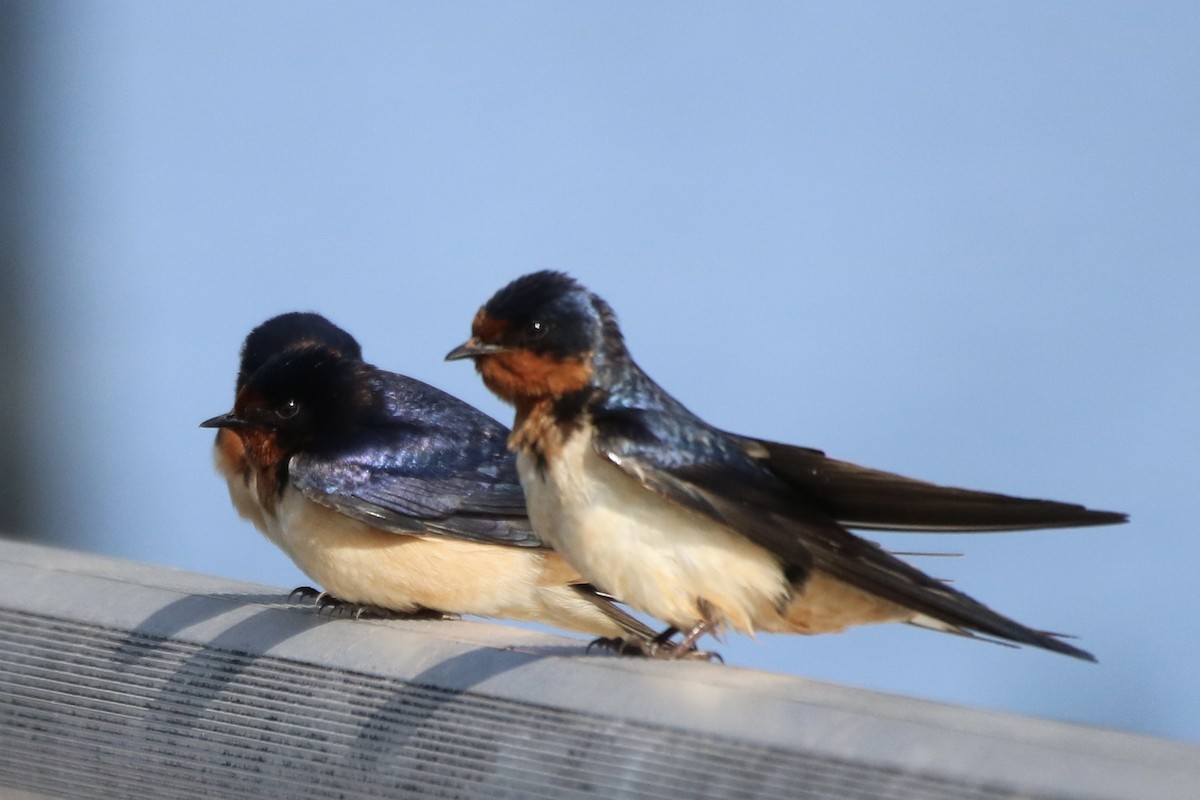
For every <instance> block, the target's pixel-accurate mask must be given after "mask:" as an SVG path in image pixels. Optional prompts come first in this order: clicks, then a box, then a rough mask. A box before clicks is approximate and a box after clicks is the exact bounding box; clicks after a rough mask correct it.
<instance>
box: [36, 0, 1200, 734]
mask: <svg viewBox="0 0 1200 800" xmlns="http://www.w3.org/2000/svg"><path fill="white" fill-rule="evenodd" d="M29 13H31V14H32V17H31V25H30V28H29V31H28V32H29V36H30V37H31V38H30V40H29V41H30V42H31V47H32V50H31V52H32V55H33V61H32V62H31V63H30V64H28V71H27V73H26V79H27V81H28V86H29V87H30V88H31V89H32V92H31V93H30V94H29V95H28V96H27V101H28V109H29V115H28V116H27V117H26V119H25V128H24V130H25V137H26V142H27V144H28V146H29V148H30V149H29V151H28V157H27V159H26V161H25V164H26V167H25V168H26V170H27V174H28V175H29V176H31V177H32V189H31V190H30V194H29V196H28V197H27V198H26V202H25V203H24V204H23V205H24V209H25V210H24V212H23V213H24V216H23V218H22V219H23V224H24V225H25V228H26V230H27V231H28V234H29V236H30V239H29V242H30V244H29V246H30V251H29V254H30V256H31V261H30V262H29V263H30V264H31V265H32V267H31V269H32V274H31V276H30V283H29V284H28V295H27V297H28V317H29V319H30V320H31V321H32V328H31V330H30V331H29V333H28V337H27V340H26V341H24V342H21V343H20V345H19V346H20V347H21V348H23V352H27V353H28V357H29V358H30V359H31V360H32V362H33V363H36V364H37V365H38V371H37V374H36V382H35V385H34V387H33V391H32V394H31V396H30V400H31V402H30V404H29V407H30V408H32V409H33V410H34V413H33V417H34V418H33V420H32V422H31V423H30V425H29V426H28V427H27V428H26V436H27V437H28V439H27V442H28V443H29V444H31V445H32V446H33V448H34V451H35V454H36V459H37V462H38V464H37V466H38V468H39V470H40V472H41V479H42V483H41V485H42V489H41V490H40V492H41V493H40V494H39V495H38V496H37V497H35V498H34V501H35V507H36V508H37V509H38V513H39V515H40V518H41V519H42V520H43V525H44V528H43V530H42V531H41V533H42V534H43V535H44V536H45V537H46V538H47V539H49V540H50V541H53V542H56V543H60V544H65V545H69V546H74V547H79V548H82V549H86V550H91V551H96V552H101V553H107V554H112V555H118V556H123V557H128V558H134V559H138V560H143V561H149V562H154V563H160V564H168V565H172V566H177V567H182V568H186V569H191V570H198V571H202V572H208V573H213V574H218V575H225V576H229V577H233V578H240V579H248V580H253V581H258V582H263V583H269V584H274V585H279V586H283V587H291V586H294V585H296V584H299V583H303V582H305V581H304V579H303V577H302V576H301V575H300V574H299V572H298V571H297V570H296V569H295V568H294V567H293V566H292V565H291V564H290V562H289V561H288V560H287V559H286V557H284V556H283V555H282V554H281V553H279V552H277V551H275V550H274V549H273V548H272V547H271V546H270V545H269V544H268V543H267V542H266V541H265V540H264V539H263V538H262V537H260V536H259V535H258V534H257V533H256V532H255V531H254V530H253V529H252V528H250V527H249V525H247V524H246V523H243V522H242V521H240V520H239V519H238V518H237V517H236V515H235V514H234V512H233V510H232V508H231V507H230V506H229V503H228V500H227V498H226V494H225V490H224V487H223V485H222V484H221V483H220V481H219V480H218V478H217V476H216V475H215V474H214V473H213V471H212V468H211V464H210V460H209V447H210V444H211V432H210V431H204V430H200V429H199V428H198V427H197V424H198V423H199V422H200V421H201V420H203V419H205V418H207V417H209V416H212V415H214V414H217V413H220V412H223V411H225V410H227V408H228V407H229V406H230V404H231V403H232V399H233V398H232V386H233V381H234V375H235V368H236V359H237V353H238V347H239V346H240V344H241V341H242V339H243V337H244V336H245V335H246V333H247V332H248V331H249V330H250V328H251V327H253V326H254V325H256V324H258V323H259V322H261V321H262V320H264V319H265V318H267V317H269V316H271V315H273V314H276V313H279V312H282V311H286V310H296V309H301V310H316V311H320V312H322V313H324V314H326V315H327V316H329V317H330V318H331V319H333V320H334V321H335V322H337V323H339V324H341V325H342V326H343V327H345V328H347V329H348V330H349V331H351V332H352V333H353V334H355V335H356V336H357V337H358V338H359V339H360V341H361V342H362V344H363V347H364V350H365V352H366V355H367V357H368V358H369V359H370V360H372V361H374V362H375V363H377V364H379V365H380V366H383V367H385V368H389V369H393V370H396V371H400V372H405V373H407V374H410V375H413V376H416V377H419V378H421V379H423V380H426V381H429V382H431V383H433V384H436V385H438V386H440V387H442V388H444V389H447V390H449V391H451V392H453V393H455V394H457V395H459V396H460V397H463V398H465V399H467V400H469V401H470V402H473V403H475V404H477V405H478V406H479V407H481V408H482V409H484V410H485V411H487V412H489V413H491V414H493V415H495V416H497V417H498V418H499V419H501V420H503V421H505V422H506V423H507V422H510V421H511V413H510V411H509V410H508V409H507V408H506V407H503V406H501V405H500V404H499V402H498V401H496V400H495V399H494V398H492V397H491V396H490V395H489V394H488V393H487V391H486V390H485V389H484V387H483V386H482V384H481V383H480V382H479V381H478V378H477V377H476V376H475V374H474V373H473V371H472V370H471V369H470V368H469V367H467V366H465V365H463V364H444V363H443V362H442V356H443V355H444V354H445V353H446V351H447V350H449V349H450V348H451V347H452V346H454V345H456V344H458V343H459V342H461V341H462V340H463V339H464V338H465V336H466V335H467V332H468V326H469V322H470V319H471V316H472V315H473V313H474V311H475V309H476V308H477V307H478V306H479V304H481V303H482V302H483V301H485V300H486V299H487V298H488V297H489V296H490V295H491V294H492V292H493V291H495V290H496V289H497V288H499V287H500V286H501V285H503V284H504V283H506V282H507V281H509V280H511V279H512V278H514V277H516V276H517V275H519V274H522V273H524V272H528V271H531V270H534V269H543V268H555V269H564V270H567V271H569V272H571V273H572V274H574V275H575V276H576V277H578V278H579V279H581V280H582V281H583V282H584V283H585V284H587V285H588V286H589V287H591V288H592V289H594V290H595V291H597V292H598V293H600V294H601V295H602V296H604V297H605V298H606V299H608V300H609V302H610V303H611V304H612V305H613V306H614V307H615V308H616V310H617V312H618V314H619V315H620V318H621V321H622V323H623V327H624V329H625V332H626V335H627V338H628V340H629V343H630V346H631V349H632V351H633V353H634V355H635V357H636V358H637V359H638V360H639V362H640V363H641V364H642V366H643V367H644V368H646V370H647V371H648V372H649V373H650V374H651V375H653V376H654V377H655V378H656V379H657V380H658V381H659V382H660V383H661V384H662V385H663V386H664V387H666V388H667V389H668V390H669V391H671V392H672V393H674V394H675V395H676V396H677V397H679V398H680V399H681V400H683V401H684V402H685V403H686V404H687V405H688V406H690V407H691V408H692V409H693V410H695V411H696V412H698V413H700V414H701V415H702V416H704V417H705V418H707V419H708V420H709V421H711V422H712V423H714V424H716V425H719V426H721V427H724V428H728V429H732V430H736V431H739V432H743V433H747V434H754V435H757V436H762V437H768V438H772V439H776V440H780V441H787V442H795V443H798V444H805V445H811V446H816V447H821V448H823V449H825V450H826V451H827V452H829V453H830V454H832V455H835V456H837V457H840V458H845V459H849V460H853V461H858V462H861V463H865V464H869V465H872V466H875V467H880V468H884V469H890V470H894V471H898V472H902V473H905V474H909V475H912V476H914V477H920V478H925V479H929V480H934V481H940V482H948V483H953V484H957V485H963V486H968V487H975V488H985V489H990V490H994V491H1003V492H1010V493H1015V494H1024V495H1031V496H1042V497H1050V498H1055V499H1061V500H1072V501H1079V502H1085V503H1088V504H1090V505H1093V506H1097V507H1101V508H1109V509H1115V510H1121V511H1126V512H1129V513H1130V514H1132V516H1133V522H1132V523H1131V524H1129V525H1125V526H1118V527H1108V528H1097V529H1090V530H1088V529H1085V530H1070V531H1044V532H1032V533H1021V534H1005V535H983V536H970V537H968V536H956V537H950V538H946V537H942V536H911V535H895V536H892V537H889V538H887V539H886V540H885V541H886V542H887V543H888V544H889V545H890V546H893V547H895V548H897V549H905V550H923V549H925V550H928V549H934V550H950V551H955V552H962V553H964V554H965V556H964V557H963V558H960V559H952V560H946V559H942V560H934V559H921V560H919V561H918V563H919V565H920V566H922V567H923V568H925V569H927V570H928V571H930V572H932V573H934V574H936V575H938V576H939V577H948V578H953V579H954V580H955V582H956V584H955V585H956V586H958V587H959V588H962V589H963V590H965V591H968V592H970V593H971V594H973V595H975V596H976V597H978V598H980V599H982V600H984V601H986V602H988V603H989V604H991V605H992V606H993V607H995V608H997V609H998V610H1000V611H1002V612H1004V613H1007V614H1010V615H1012V616H1014V617H1015V618H1017V619H1019V620H1021V621H1023V622H1025V623H1028V624H1031V625H1034V626H1037V627H1043V628H1048V629H1051V630H1059V631H1068V632H1071V633H1074V634H1076V635H1078V636H1079V643H1080V644H1081V645H1082V646H1084V647H1086V648H1087V649H1089V650H1092V651H1093V652H1095V653H1096V655H1097V656H1098V658H1099V659H1100V663H1099V664H1098V665H1091V664H1085V663H1081V662H1076V661H1074V660H1071V659H1067V658H1063V657H1060V656H1055V655H1052V654H1047V653H1041V652H1037V651H1032V650H1009V649H1005V648H1000V647H996V646H990V645H987V644H981V643H976V642H968V641H963V640H959V639H956V638H954V637H948V636H940V635H937V634H933V633H928V632H925V631H919V630H916V629H911V628H907V627H904V626H891V627H883V628H862V629H857V630H855V631H853V632H850V633H846V634H842V635H839V636H826V637H818V638H813V639H805V638H800V637H780V636H764V637H761V638H759V639H758V640H757V641H753V640H749V639H745V638H740V637H735V638H734V639H733V640H731V641H729V642H728V643H727V644H726V645H724V646H723V647H720V648H719V649H721V650H722V652H723V653H724V655H725V658H726V660H727V662H728V663H729V664H732V665H737V666H743V667H752V668H761V669H767V670H773V671H778V672H785V673H793V674H797V675H802V676H806V677H811V678H816V679H820V680H826V681H834V682H837V683H842V684H849V685H854V686H861V687H867V688H872V689H878V690H882V691H887V692H897V693H902V694H907V695H914V696H918V697H924V698H930V699H935V700H939V701H945V702H951V703H963V704H967V705H970V706H975V707H982V708H992V709H1003V710H1008V711H1013V712H1018V713H1028V714H1035V715H1039V716H1045V717H1052V718H1059V719H1066V720H1074V721H1081V722H1086V723H1092V724H1098V725H1104V726H1111V727H1116V728H1121V729H1127V730H1132V731H1140V732H1146V733H1151V734H1156V735H1162V736H1168V737H1173V738H1178V739H1185V740H1190V741H1193V742H1200V690H1198V689H1197V684H1198V682H1197V678H1196V675H1197V672H1196V671H1197V664H1198V663H1200V614H1198V612H1197V605H1198V602H1200V590H1198V589H1197V581H1196V572H1197V566H1198V565H1200V536H1198V532H1197V530H1196V517H1197V514H1196V499H1197V487H1198V478H1200V463H1198V461H1200V422H1198V420H1197V411H1198V410H1200V323H1198V321H1197V309H1198V308H1200V264H1198V263H1197V257H1198V255H1200V224H1198V219H1200V214H1198V212H1200V180H1198V173H1200V125H1198V124H1197V123H1198V122H1200V48H1198V47H1197V46H1196V43H1197V42H1198V41H1200V6H1197V5H1196V4H1193V3H1157V4H1143V3H1133V2H1129V3H1086V4H1083V3H1041V2H1038V3H1032V2H1026V3H1022V2H1017V3H1005V4H981V3H957V2H945V3H934V2H928V3H906V4H891V3H838V4H832V3H756V4H742V3H738V4H734V3H730V4H717V3H655V4H646V3H608V4H603V5H597V6H586V7H585V6H583V5H579V4H567V3H559V4H553V3H515V4H514V3H505V4H441V3H439V4H418V3H399V4H391V3H359V4H349V5H347V4H326V3H294V2H288V3H283V2H276V3H255V4H246V3H234V2H226V3H205V4H186V5H185V4H158V3H131V2H107V3H69V4H68V3H35V4H29Z"/></svg>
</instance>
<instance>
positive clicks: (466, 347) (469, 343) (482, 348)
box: [446, 336, 509, 361]
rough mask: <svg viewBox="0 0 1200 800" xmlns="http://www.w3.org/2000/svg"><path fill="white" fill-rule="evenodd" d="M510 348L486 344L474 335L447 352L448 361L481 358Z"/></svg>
mask: <svg viewBox="0 0 1200 800" xmlns="http://www.w3.org/2000/svg"><path fill="white" fill-rule="evenodd" d="M508 350H509V348H507V347H505V346H504V345H499V344H485V343H483V342H481V341H479V340H478V339H476V338H475V337H474V336H472V337H471V338H470V339H467V340H466V341H465V342H463V343H462V344H460V345H459V346H458V347H456V348H454V349H453V350H451V351H450V352H449V353H446V360H447V361H458V360H460V359H464V358H479V357H480V356H492V355H495V354H497V353H506V352H508Z"/></svg>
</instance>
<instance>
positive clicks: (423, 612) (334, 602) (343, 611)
mask: <svg viewBox="0 0 1200 800" xmlns="http://www.w3.org/2000/svg"><path fill="white" fill-rule="evenodd" d="M304 600H312V601H313V602H314V604H315V605H316V607H317V613H318V614H321V613H325V612H329V616H330V617H335V616H336V617H350V618H351V619H405V620H452V619H459V618H460V617H459V615H458V614H446V613H443V612H441V611H435V610H433V609H430V608H417V609H414V610H412V611H393V610H392V609H390V608H383V607H382V606H373V605H370V604H367V603H352V602H350V601H347V600H341V599H338V598H337V597H334V596H333V595H331V594H330V593H329V592H323V591H319V590H317V589H314V588H313V587H311V586H299V587H297V588H295V589H293V590H292V592H291V593H290V594H289V595H288V602H293V601H304Z"/></svg>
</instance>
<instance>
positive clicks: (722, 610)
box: [446, 272, 1125, 660]
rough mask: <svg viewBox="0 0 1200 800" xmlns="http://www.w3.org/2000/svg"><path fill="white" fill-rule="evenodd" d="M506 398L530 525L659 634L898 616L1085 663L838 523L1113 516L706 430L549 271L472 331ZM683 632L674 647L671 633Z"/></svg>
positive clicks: (1001, 523) (585, 298)
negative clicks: (659, 623) (653, 621)
mask: <svg viewBox="0 0 1200 800" xmlns="http://www.w3.org/2000/svg"><path fill="white" fill-rule="evenodd" d="M446 358H447V360H454V359H459V358H472V359H474V361H475V367H476V369H477V370H478V371H479V373H480V375H481V376H482V378H483V381H484V383H485V384H486V385H487V386H488V388H489V389H491V390H492V391H493V392H494V393H495V394H496V395H498V396H499V397H500V398H502V399H503V400H505V401H507V402H509V403H511V404H513V405H514V406H515V407H516V422H515V424H514V426H513V432H512V435H511V436H510V438H509V447H510V448H511V449H512V450H514V451H516V453H517V469H518V472H519V474H520V478H521V483H522V485H523V487H524V489H525V497H526V501H527V503H528V507H529V516H530V519H531V520H532V522H533V528H534V531H535V532H536V533H537V534H538V535H539V536H541V537H542V538H543V539H544V540H546V541H547V542H549V543H550V544H551V545H552V546H553V547H554V548H555V549H556V550H557V551H558V552H560V553H562V554H563V556H564V557H565V558H566V559H567V561H568V562H570V564H571V565H572V566H574V567H575V568H576V569H578V570H579V572H580V573H581V574H582V575H583V576H584V577H585V578H587V579H588V580H589V581H591V582H592V583H593V584H594V585H595V586H597V587H599V588H601V589H603V590H604V591H607V592H612V593H614V594H615V595H617V596H619V597H621V599H622V600H623V601H624V602H625V603H627V604H629V605H630V606H631V607H633V608H635V609H637V610H640V611H643V612H645V613H647V614H651V615H653V616H655V617H658V618H659V619H661V620H663V621H665V622H666V623H668V624H669V625H670V626H671V628H669V629H668V630H667V631H666V632H664V634H663V636H662V637H661V638H660V639H659V640H657V641H656V642H653V643H651V644H650V646H649V647H648V648H645V649H646V651H647V654H649V655H657V656H663V657H678V656H682V655H686V654H688V653H690V652H692V650H693V648H694V645H695V642H696V640H697V639H698V638H699V637H700V636H701V635H703V634H704V633H706V632H711V633H720V632H721V631H723V630H726V629H732V630H734V631H739V632H742V633H747V634H750V633H753V632H755V631H767V632H773V633H805V634H814V633H826V632H835V631H841V630H844V629H845V628H847V627H849V626H851V625H861V624H867V623H877V622H890V621H900V622H909V623H913V624H916V625H920V626H923V627H928V628H933V629H935V630H940V631H945V632H949V633H956V634H961V635H967V636H972V635H975V634H981V635H983V636H984V637H994V638H997V639H1003V640H1008V641H1011V642H1016V643H1019V644H1026V645H1033V646H1036V647H1041V648H1045V649H1047V650H1052V651H1055V652H1058V653H1064V654H1066V655H1070V656H1075V657H1077V658H1083V659H1088V660H1095V659H1094V658H1092V656H1091V655H1090V654H1089V653H1086V652H1084V651H1083V650H1080V649H1078V648H1076V647H1073V646H1071V645H1069V644H1067V643H1066V642H1064V641H1062V640H1061V639H1060V638H1059V637H1058V636H1057V635H1055V634H1050V633H1045V632H1042V631H1037V630H1033V629H1030V628H1027V627H1025V626H1023V625H1021V624H1019V623H1017V622H1014V621H1013V620H1010V619H1007V618H1006V617H1003V616H1001V615H1000V614H997V613H996V612H994V611H992V610H991V609H989V608H988V607H987V606H985V605H983V604H982V603H979V602H977V601H975V600H973V599H972V598H970V597H968V596H967V595H965V594H963V593H962V592H959V591H956V590H955V589H952V588H951V587H949V586H947V585H946V584H945V583H944V582H942V581H939V580H935V579H934V578H931V577H929V576H927V575H925V574H924V573H923V572H921V571H920V570H918V569H916V568H914V567H912V566H910V565H909V564H907V563H905V562H904V561H901V560H900V559H899V558H897V557H895V556H893V555H891V554H889V553H888V552H886V551H885V550H884V549H882V548H881V547H879V546H878V545H876V544H874V543H872V542H869V541H866V540H864V539H861V538H859V537H857V536H855V535H854V534H852V533H850V532H849V531H848V530H847V529H846V528H847V527H849V526H854V527H871V528H894V529H901V530H949V529H954V530H1005V529H1017V528H1036V527H1044V526H1070V525H1099V524H1106V523H1114V522H1122V521H1124V520H1125V515H1123V514H1117V513H1111V512H1107V511H1092V510H1089V509H1086V508H1084V507H1083V506H1079V505H1073V504H1068V503H1056V502H1050V501H1044V500H1025V499H1021V498H1014V497H1007V496H1004V495H998V494H992V493H985V492H973V491H968V490H965V489H955V488H947V487H942V486H937V485H934V484H930V483H925V482H922V481H916V480H913V479H910V478H905V477H901V476H899V475H893V474H890V473H886V472H881V471H878V470H872V469H867V468H865V467H859V466H856V465H854V464H850V463H847V462H843V461H837V460H834V459H830V458H827V457H826V456H825V455H824V454H823V453H822V452H820V451H818V450H812V449H808V448H803V447H793V446H789V445H782V444H777V443H775V442H767V441H761V440H758V439H753V438H750V437H746V436H739V435H736V434H731V433H727V432H725V431H721V430H718V429H717V428H714V427H712V426H711V425H708V424H707V423H705V422H704V421H703V420H701V419H700V418H698V417H697V416H696V415H695V414H693V413H691V412H690V411H688V410H687V409H686V408H685V407H684V406H683V405H682V404H680V403H679V401H677V400H676V399H675V398H673V397H672V396H671V395H669V394H667V393H666V392H665V391H664V390H663V389H662V388H660V387H659V386H658V384H656V383H655V382H654V381H653V380H651V379H650V378H649V377H648V376H647V375H646V373H644V372H643V371H642V370H641V369H640V368H639V367H638V365H637V364H636V363H634V361H633V359H632V358H631V357H630V355H629V351H628V350H627V349H626V346H625V342H624V339H623V337H622V335H621V331H620V329H619V328H618V327H617V320H616V317H615V315H614V314H613V311H612V309H611V308H610V307H609V306H608V304H607V303H605V302H604V301H603V300H602V299H600V298H599V297H597V296H596V295H594V294H592V293H590V292H589V291H588V290H587V289H585V288H584V287H583V286H581V285H580V284H578V283H577V282H576V281H574V280H573V279H571V278H569V277H568V276H566V275H564V274H562V273H559V272H537V273H533V274H530V275H526V276H524V277H522V278H518V279H517V280H515V281H513V282H512V283H510V284H509V285H508V286H506V287H505V288H503V289H501V290H500V291H499V292H497V293H496V294H495V295H494V296H493V297H492V298H491V299H490V300H489V301H488V302H487V304H486V305H484V306H483V307H482V308H481V309H480V310H479V312H478V314H477V315H476V316H475V320H474V323H473V325H472V336H471V338H470V339H469V340H468V341H467V342H466V343H464V344H463V345H461V346H459V347H458V348H456V349H454V350H452V351H451V352H450V353H449V354H448V355H447V356H446ZM676 630H678V631H681V632H683V633H684V634H685V635H684V637H683V638H682V640H681V641H679V642H677V643H673V642H670V641H669V640H668V638H667V637H669V636H670V635H672V634H673V633H674V632H675V631H676Z"/></svg>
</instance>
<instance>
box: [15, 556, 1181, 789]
mask: <svg viewBox="0 0 1200 800" xmlns="http://www.w3.org/2000/svg"><path fill="white" fill-rule="evenodd" d="M285 594H286V592H285V590H280V589H275V588H270V587H263V586H255V585H250V584H244V583H237V582H233V581H227V580H222V579H219V578H212V577H208V576H203V575H196V574H191V573H186V572H180V571H177V570H169V569H164V568H160V567H153V566H148V565H143V564H137V563H132V562H125V561H118V560H114V559H109V558H102V557H98V556H93V555H87V554H82V553H76V552H70V551H63V550H54V549H49V548H45V547H39V546H35V545H28V544H20V543H16V542H11V541H4V540H0V669H3V673H4V674H3V681H2V682H0V797H10V796H11V797H22V798H38V797H138V798H194V797H220V798H240V797H247V798H250V797H253V798H264V797H270V798H304V799H305V800H313V799H314V798H323V797H344V798H358V797H467V798H474V797H478V798H504V797H511V798H539V797H545V798H585V797H588V798H590V797H597V798H600V797H603V798H612V797H628V798H676V797H697V798H703V797H711V798H741V797H746V798H853V799H855V800H858V799H860V798H861V799H865V798H884V797H886V798H900V799H901V800H904V799H911V800H936V799H938V798H946V800H950V799H951V798H953V799H954V800H973V799H976V798H977V799H978V800H985V799H986V800H999V799H1000V798H1017V797H1020V798H1056V799H1066V798H1137V800H1142V798H1161V799H1162V800H1170V798H1181V799H1182V798H1195V797H1197V796H1198V793H1200V749H1198V748H1194V747H1189V746H1187V745H1182V744H1175V743H1171V742H1166V741H1159V740H1155V739H1149V738H1145V737H1140V736H1134V735H1129V734H1122V733H1116V732H1112V731H1104V730H1096V729H1092V728H1084V727H1078V726H1072V725H1066V724H1060V723H1053V722H1046V721H1040V720H1032V719H1025V718H1021V717H1015V716H1010V715H1004V714H995V713H986V712H978V711H970V710H964V709H959V708H953V707H949V706H943V705H938V704H933V703H927V702H922V701H916V700H909V699H905V698H900V697H893V696H888V695H881V694H876V693H871V692H864V691H860V690H854V689H847V688H843V687H839V686H832V685H828V684H820V683H816V682H813V681H807V680H803V679H800V678H793V677H785V676H779V675H771V674H765V673H759V672H752V671H748V670H741V669H734V668H729V667H721V666H718V665H708V664H696V663H653V662H647V661H641V660H633V659H620V658H615V657H603V656H585V655H584V654H583V647H582V642H580V641H579V640H576V639H564V638H559V637H554V636H547V635H541V634H537V633H532V632H528V631H524V630H519V629H513V628H509V627H506V626H503V625H498V624H485V623H473V622H400V621H365V620H348V619H328V618H325V617H322V616H319V615H317V614H316V613H314V610H313V608H312V606H311V605H296V604H289V603H288V602H287V600H286V597H285Z"/></svg>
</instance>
